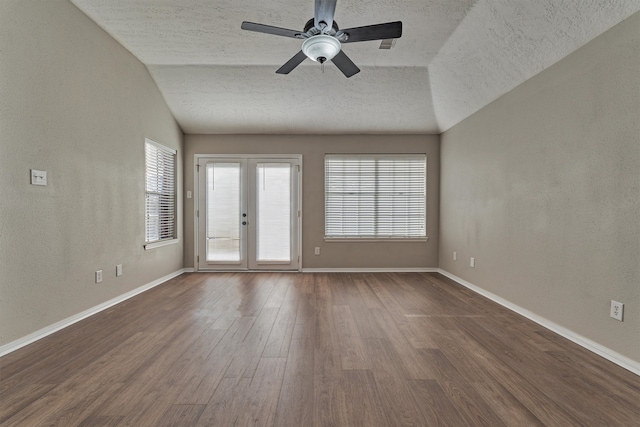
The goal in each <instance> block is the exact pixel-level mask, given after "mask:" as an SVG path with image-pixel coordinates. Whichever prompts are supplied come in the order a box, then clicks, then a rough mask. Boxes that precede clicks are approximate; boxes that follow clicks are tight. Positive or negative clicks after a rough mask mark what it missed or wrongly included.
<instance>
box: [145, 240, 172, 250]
mask: <svg viewBox="0 0 640 427" xmlns="http://www.w3.org/2000/svg"><path fill="white" fill-rule="evenodd" d="M178 242H180V239H171V240H161V241H159V242H153V243H147V244H145V245H144V250H145V251H148V250H149V249H155V248H160V247H162V246H169V245H175V244H176V243H178Z"/></svg>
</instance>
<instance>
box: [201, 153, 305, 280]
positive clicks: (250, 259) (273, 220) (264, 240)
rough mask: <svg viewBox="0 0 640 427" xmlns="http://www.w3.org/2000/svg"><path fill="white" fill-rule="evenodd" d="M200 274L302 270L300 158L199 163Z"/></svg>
mask: <svg viewBox="0 0 640 427" xmlns="http://www.w3.org/2000/svg"><path fill="white" fill-rule="evenodd" d="M197 176H198V206H197V208H196V209H197V210H196V212H197V223H198V227H197V254H196V260H197V261H196V262H197V266H198V270H298V267H299V264H300V261H299V247H300V245H299V215H300V208H299V205H298V199H299V197H298V189H299V188H300V182H299V181H300V158H299V157H295V158H294V157H291V158H287V157H283V158H262V157H198V158H197Z"/></svg>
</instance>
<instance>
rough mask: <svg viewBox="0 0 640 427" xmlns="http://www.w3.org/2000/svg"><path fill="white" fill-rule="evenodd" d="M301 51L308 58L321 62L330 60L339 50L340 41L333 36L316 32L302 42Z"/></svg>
mask: <svg viewBox="0 0 640 427" xmlns="http://www.w3.org/2000/svg"><path fill="white" fill-rule="evenodd" d="M302 51H303V52H304V54H305V55H307V57H309V58H310V59H313V60H314V61H316V62H319V63H321V64H323V63H324V62H326V61H330V60H332V59H333V57H334V56H336V55H337V54H338V52H340V42H339V41H338V39H336V38H335V37H333V36H329V35H327V34H318V35H317V36H313V37H309V38H308V39H306V40H305V41H304V43H302Z"/></svg>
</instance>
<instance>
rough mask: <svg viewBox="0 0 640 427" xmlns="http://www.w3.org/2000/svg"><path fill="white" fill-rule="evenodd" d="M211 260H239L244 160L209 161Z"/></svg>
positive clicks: (208, 210)
mask: <svg viewBox="0 0 640 427" xmlns="http://www.w3.org/2000/svg"><path fill="white" fill-rule="evenodd" d="M206 228H207V261H224V262H239V261H240V259H241V256H240V163H208V164H207V227H206Z"/></svg>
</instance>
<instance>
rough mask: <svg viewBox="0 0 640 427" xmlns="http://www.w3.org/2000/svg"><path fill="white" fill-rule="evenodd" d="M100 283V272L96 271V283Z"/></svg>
mask: <svg viewBox="0 0 640 427" xmlns="http://www.w3.org/2000/svg"><path fill="white" fill-rule="evenodd" d="M100 282H102V270H98V271H96V283H100Z"/></svg>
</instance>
